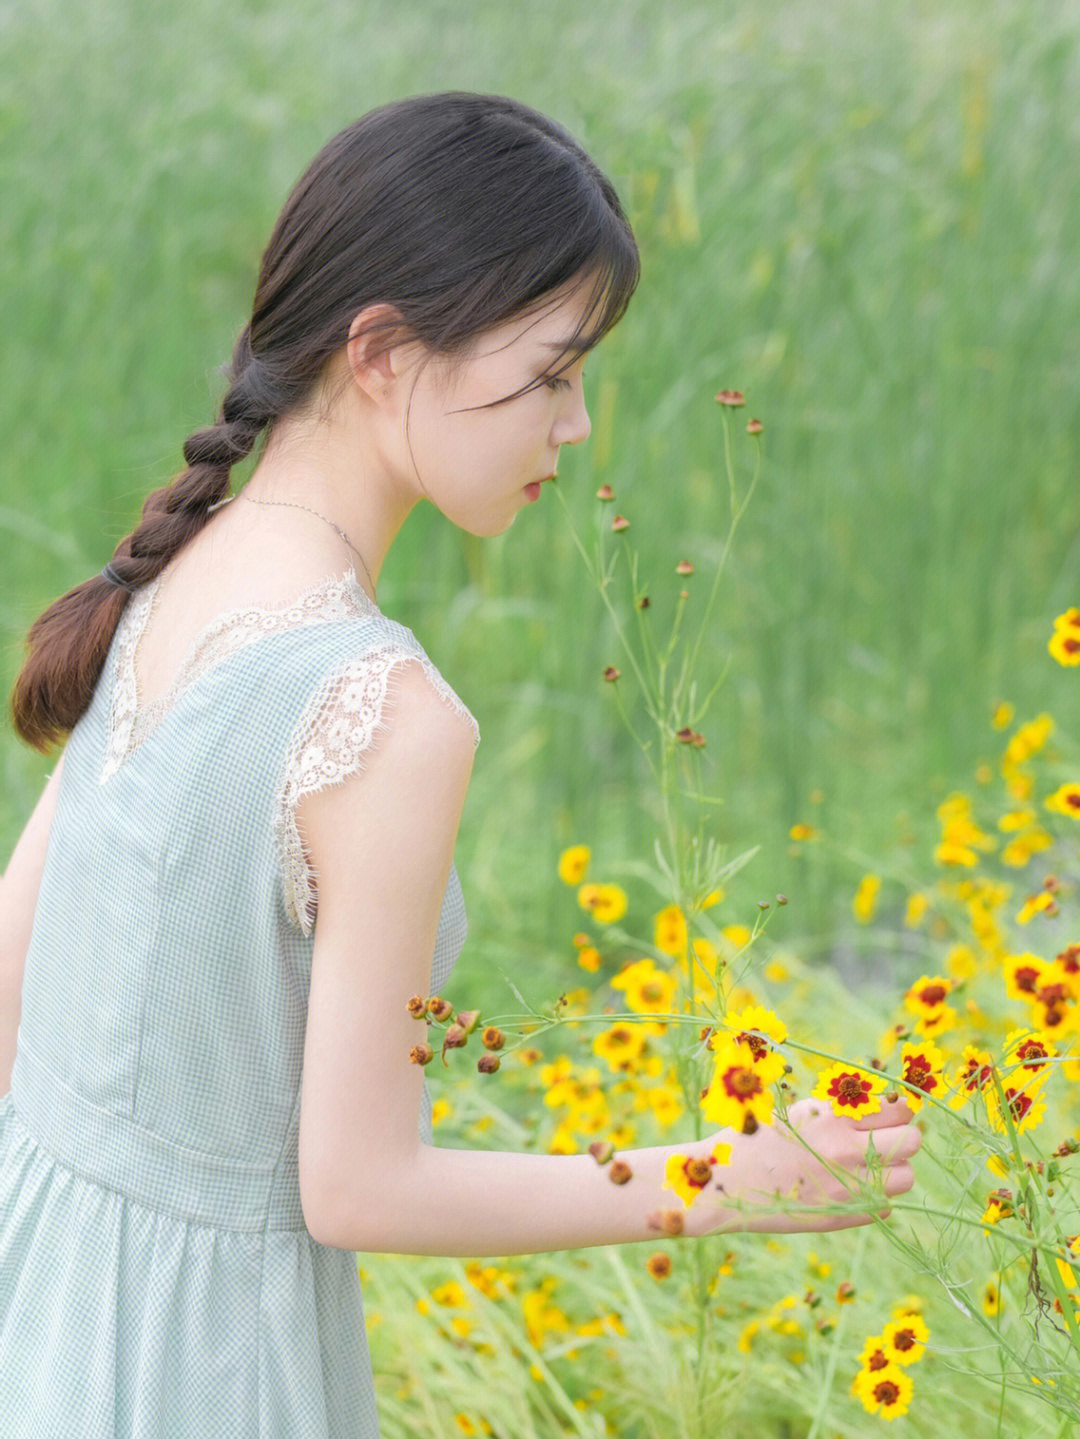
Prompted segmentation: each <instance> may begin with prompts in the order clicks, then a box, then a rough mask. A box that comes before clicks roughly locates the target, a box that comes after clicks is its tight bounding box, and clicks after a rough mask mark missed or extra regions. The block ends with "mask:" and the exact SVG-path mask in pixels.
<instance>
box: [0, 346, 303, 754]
mask: <svg viewBox="0 0 1080 1439" xmlns="http://www.w3.org/2000/svg"><path fill="white" fill-rule="evenodd" d="M228 372H229V374H230V376H231V383H230V385H229V388H228V390H227V391H226V392H225V395H224V397H223V399H222V401H221V407H220V410H219V412H218V418H217V421H216V423H215V424H213V425H210V426H208V427H207V428H206V429H202V430H196V431H195V432H194V434H191V435H189V436H188V438H187V440H186V441H185V443H184V459H185V460H186V462H187V469H185V470H183V471H182V472H181V473H180V474H179V475H177V476H176V478H175V479H173V480H172V481H171V482H170V483H169V484H167V485H163V486H161V488H159V489H157V490H154V491H153V492H152V493H151V494H150V495H148V496H147V498H146V500H145V502H144V503H143V508H142V518H141V519H140V521H139V523H138V524H137V525H136V526H135V528H134V530H132V532H131V534H130V535H127V536H125V538H124V539H122V540H121V541H120V543H119V544H118V545H117V547H116V549H115V551H114V552H113V556H112V559H111V561H110V564H111V565H112V568H113V571H114V572H115V573H116V575H117V576H118V577H119V578H120V580H121V581H122V582H123V588H121V587H120V586H118V585H116V584H113V583H112V582H111V581H109V580H107V579H105V578H104V577H103V576H102V575H100V574H97V575H94V577H93V578H92V579H89V580H84V581H83V582H82V584H79V585H76V586H75V588H74V589H73V590H69V591H68V593H67V594H65V595H61V597H60V598H59V599H58V600H56V601H54V603H53V604H51V605H50V606H49V608H48V609H47V610H45V611H44V612H43V613H42V614H40V615H39V616H38V618H37V619H36V620H35V621H34V623H33V624H32V625H31V627H30V630H29V632H28V634H27V637H26V647H27V651H28V656H27V659H26V661H25V663H24V664H23V667H22V670H21V671H20V673H19V676H18V678H17V680H16V682H15V688H14V690H13V691H12V695H11V713H12V718H13V720H14V724H15V728H16V730H17V732H18V733H19V734H20V735H21V736H22V738H23V739H25V740H26V742H27V743H28V744H30V745H33V747H34V748H35V749H38V750H41V751H42V752H43V753H47V752H48V751H49V750H50V749H51V748H52V746H53V745H54V744H56V743H58V742H59V741H60V740H61V739H63V737H64V736H65V735H66V734H69V733H70V732H71V730H73V729H74V728H75V725H76V724H77V723H78V721H79V719H80V718H81V716H82V715H83V713H84V712H85V711H86V708H87V706H88V705H89V703H90V699H91V697H92V695H93V692H94V687H95V685H96V684H97V681H98V676H99V675H100V674H101V668H102V665H104V663H105V656H106V654H107V653H108V650H109V645H110V643H111V642H112V637H113V634H114V633H115V630H116V626H117V624H118V622H119V620H120V616H121V615H122V614H123V611H124V607H125V605H126V604H127V602H128V595H129V592H130V591H131V590H135V589H139V588H140V587H141V586H142V585H145V584H149V582H150V581H151V580H153V579H156V577H157V576H158V575H159V574H160V573H161V571H162V570H163V569H164V568H165V566H166V565H167V564H168V563H169V561H170V560H171V559H172V558H173V556H174V555H176V554H178V553H179V552H180V550H182V549H183V547H184V546H185V545H186V544H187V543H188V541H189V540H191V539H193V538H194V536H195V535H197V534H198V532H199V531H200V530H201V529H202V528H203V526H204V525H205V524H206V522H207V521H208V520H209V518H210V514H211V511H212V509H213V507H214V506H215V505H216V504H217V503H218V502H219V501H221V500H223V499H224V498H225V497H226V495H227V494H228V492H229V471H230V470H231V469H232V466H233V465H235V464H237V463H238V462H239V461H240V460H242V459H244V458H245V457H246V456H247V455H249V454H250V453H251V451H252V449H253V448H254V446H255V442H256V440H257V439H258V438H259V435H260V434H261V433H262V431H263V430H264V429H265V428H266V426H267V425H269V424H272V423H273V421H274V420H275V419H276V418H277V415H278V414H279V413H281V410H282V409H283V407H284V406H283V401H285V402H287V401H288V399H289V398H291V396H290V394H289V393H287V392H285V387H280V386H279V387H278V390H277V394H276V395H275V384H274V380H273V377H272V376H271V375H270V374H269V373H268V371H267V369H266V367H265V366H264V365H263V364H262V362H261V361H260V360H259V358H258V357H257V356H256V355H254V354H252V350H251V337H250V326H249V325H245V326H244V329H243V330H242V331H241V333H240V337H239V339H238V340H237V342H236V347H235V349H234V351H233V356H232V363H231V364H230V365H229V367H228ZM57 651H60V652H61V653H64V654H66V655H68V656H70V663H69V666H68V667H67V668H65V669H63V670H58V669H57V667H56V665H55V664H53V665H51V666H50V665H49V664H47V663H45V661H44V659H43V656H48V655H49V654H50V652H53V653H55V652H57Z"/></svg>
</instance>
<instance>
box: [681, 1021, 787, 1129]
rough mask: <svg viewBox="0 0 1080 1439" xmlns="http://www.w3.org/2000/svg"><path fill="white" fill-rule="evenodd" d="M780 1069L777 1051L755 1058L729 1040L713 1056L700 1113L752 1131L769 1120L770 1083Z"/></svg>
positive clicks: (781, 1067) (778, 1074)
mask: <svg viewBox="0 0 1080 1439" xmlns="http://www.w3.org/2000/svg"><path fill="white" fill-rule="evenodd" d="M777 1066H779V1068H777ZM783 1072H784V1061H783V1060H782V1059H781V1058H780V1056H779V1055H778V1054H771V1055H769V1056H768V1057H767V1058H766V1059H764V1060H761V1061H758V1060H755V1059H754V1057H753V1054H752V1052H751V1051H750V1050H749V1049H748V1048H747V1047H746V1046H745V1045H741V1044H734V1043H730V1042H729V1043H728V1044H726V1045H724V1046H723V1047H722V1048H721V1049H720V1050H719V1052H718V1053H717V1055H716V1058H715V1061H714V1063H713V1072H712V1078H711V1079H710V1080H709V1084H708V1087H707V1089H706V1090H705V1093H704V1095H703V1096H702V1099H701V1112H702V1114H703V1115H704V1116H705V1118H706V1119H707V1120H708V1121H709V1122H710V1123H711V1124H719V1125H720V1126H721V1128H724V1127H726V1126H728V1125H730V1126H731V1127H732V1128H733V1129H736V1130H738V1131H739V1132H740V1133H744V1134H752V1133H753V1132H754V1130H755V1129H756V1128H757V1127H758V1125H760V1124H771V1123H772V1111H773V1096H772V1091H771V1090H770V1089H769V1085H770V1084H771V1083H773V1082H774V1080H776V1079H778V1078H779V1077H780V1075H781V1074H783Z"/></svg>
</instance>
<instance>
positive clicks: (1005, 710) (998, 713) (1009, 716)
mask: <svg viewBox="0 0 1080 1439" xmlns="http://www.w3.org/2000/svg"><path fill="white" fill-rule="evenodd" d="M1015 714H1016V707H1015V705H1011V704H1008V703H1007V702H1005V701H1004V700H1003V701H1002V702H1001V704H999V705H998V707H997V708H996V709H995V710H994V717H993V719H992V720H991V721H990V723H991V724H992V725H993V726H994V728H995V729H1008V728H1009V726H1010V725H1011V724H1012V722H1013V717H1014V715H1015Z"/></svg>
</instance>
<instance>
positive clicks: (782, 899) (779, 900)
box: [776, 894, 788, 904]
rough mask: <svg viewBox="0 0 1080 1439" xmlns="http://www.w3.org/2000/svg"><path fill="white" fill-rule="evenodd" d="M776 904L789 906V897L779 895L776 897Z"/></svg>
mask: <svg viewBox="0 0 1080 1439" xmlns="http://www.w3.org/2000/svg"><path fill="white" fill-rule="evenodd" d="M776 902H777V904H787V902H788V898H787V895H786V894H778V895H777V896H776Z"/></svg>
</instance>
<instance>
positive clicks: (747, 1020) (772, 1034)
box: [709, 1004, 788, 1058]
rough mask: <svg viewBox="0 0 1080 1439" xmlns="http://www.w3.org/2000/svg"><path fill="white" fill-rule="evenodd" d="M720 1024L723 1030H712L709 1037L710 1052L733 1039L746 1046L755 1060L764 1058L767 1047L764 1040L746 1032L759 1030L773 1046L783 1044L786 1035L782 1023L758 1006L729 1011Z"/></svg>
mask: <svg viewBox="0 0 1080 1439" xmlns="http://www.w3.org/2000/svg"><path fill="white" fill-rule="evenodd" d="M720 1024H721V1025H722V1026H723V1028H722V1029H716V1030H714V1031H713V1033H712V1034H711V1036H710V1037H709V1048H710V1049H711V1050H713V1051H715V1050H717V1049H719V1048H720V1047H721V1045H722V1044H723V1043H724V1042H725V1041H726V1040H728V1039H734V1040H736V1042H738V1043H740V1044H745V1045H748V1046H749V1048H750V1049H751V1050H752V1051H753V1054H754V1057H755V1058H757V1057H758V1056H759V1055H762V1056H764V1054H766V1053H767V1052H768V1049H769V1046H768V1045H767V1044H766V1042H765V1041H764V1040H762V1039H757V1038H755V1037H754V1036H752V1035H751V1034H749V1033H748V1032H747V1031H748V1030H754V1029H756V1030H760V1031H761V1032H762V1034H765V1035H768V1037H769V1039H771V1040H772V1042H773V1043H774V1044H783V1043H784V1041H785V1039H787V1035H788V1032H787V1028H786V1026H785V1025H784V1023H783V1021H782V1020H781V1019H779V1018H778V1017H777V1016H776V1015H775V1014H774V1013H773V1011H772V1010H771V1009H765V1008H763V1007H762V1006H761V1005H760V1004H750V1005H747V1006H746V1008H745V1009H741V1010H731V1009H729V1010H728V1012H727V1014H725V1015H723V1016H722V1018H721V1019H720ZM725 1031H727V1032H726V1033H725Z"/></svg>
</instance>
